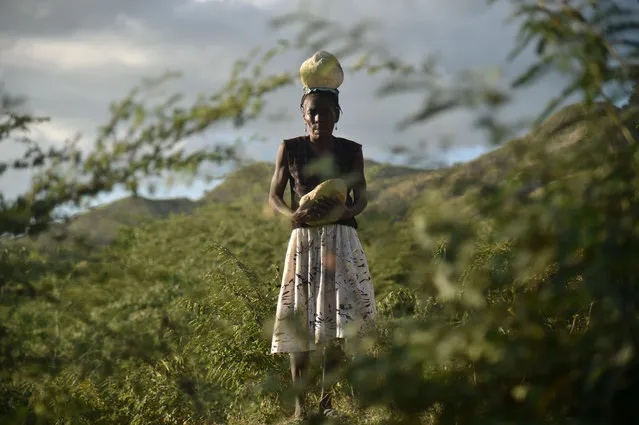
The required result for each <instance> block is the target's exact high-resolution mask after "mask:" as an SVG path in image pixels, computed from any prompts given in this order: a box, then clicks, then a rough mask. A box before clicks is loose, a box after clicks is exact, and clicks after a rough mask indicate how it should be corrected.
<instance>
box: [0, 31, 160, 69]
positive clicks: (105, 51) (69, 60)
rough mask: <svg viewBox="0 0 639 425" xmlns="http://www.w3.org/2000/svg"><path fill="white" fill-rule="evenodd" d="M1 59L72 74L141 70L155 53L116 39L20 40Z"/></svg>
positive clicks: (154, 57) (12, 63) (152, 61)
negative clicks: (126, 69)
mask: <svg viewBox="0 0 639 425" xmlns="http://www.w3.org/2000/svg"><path fill="white" fill-rule="evenodd" d="M4 58H5V61H6V62H5V63H6V64H7V65H9V66H12V65H13V66H25V67H31V68H49V69H50V68H55V69H59V70H62V71H72V72H74V73H77V72H90V71H93V70H95V69H99V68H105V67H112V66H125V67H130V68H143V67H148V66H149V65H151V64H152V63H154V62H157V61H158V58H157V56H155V52H152V51H149V50H146V49H142V48H139V47H136V46H135V45H131V44H130V43H127V42H126V40H123V39H121V38H119V37H94V38H89V39H84V40H48V39H45V38H31V39H29V38H27V39H20V40H17V41H16V42H15V43H14V44H13V45H12V46H11V47H10V48H9V49H8V51H7V52H5V54H4Z"/></svg>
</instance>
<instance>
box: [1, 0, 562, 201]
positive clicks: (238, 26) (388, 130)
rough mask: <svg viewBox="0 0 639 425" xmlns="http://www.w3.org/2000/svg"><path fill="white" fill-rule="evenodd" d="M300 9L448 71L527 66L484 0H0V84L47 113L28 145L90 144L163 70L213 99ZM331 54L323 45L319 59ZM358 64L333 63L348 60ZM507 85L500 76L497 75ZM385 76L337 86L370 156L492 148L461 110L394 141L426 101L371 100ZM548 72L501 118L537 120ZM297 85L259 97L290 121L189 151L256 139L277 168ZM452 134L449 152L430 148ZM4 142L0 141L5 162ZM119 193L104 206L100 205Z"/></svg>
mask: <svg viewBox="0 0 639 425" xmlns="http://www.w3.org/2000/svg"><path fill="white" fill-rule="evenodd" d="M299 10H304V11H306V12H310V13H313V14H316V15H321V16H322V17H325V18H327V19H330V20H332V21H334V22H335V23H336V24H337V25H338V26H339V27H340V28H344V29H348V28H352V27H353V25H354V24H355V23H357V22H361V21H373V22H375V23H376V27H375V30H374V31H373V32H372V33H371V34H370V35H369V39H370V41H371V42H374V43H376V44H377V45H380V46H383V47H384V48H385V49H386V50H387V51H388V52H390V53H391V54H393V55H395V56H398V57H401V58H406V59H408V60H410V61H413V62H419V61H420V60H421V59H423V58H425V57H426V56H427V55H431V54H436V55H437V57H438V61H439V62H438V63H439V67H440V70H441V71H442V72H443V74H444V75H445V76H454V75H456V73H458V72H460V71H462V70H465V69H471V68H478V67H479V68H490V67H497V66H502V67H503V69H502V71H503V78H512V76H514V75H516V74H517V73H519V72H521V71H523V70H524V69H526V68H527V66H528V65H529V64H530V63H531V61H532V59H533V56H532V53H531V52H525V53H524V55H523V56H522V57H521V58H519V59H518V60H517V61H515V62H514V63H511V64H507V65H506V66H505V67H504V65H505V64H506V61H505V59H506V56H507V55H508V53H509V51H510V50H511V48H512V47H513V46H514V42H515V35H516V33H517V29H518V28H517V26H516V25H515V24H514V23H510V24H508V23H507V20H508V18H509V16H510V13H511V3H510V1H507V0H500V1H497V2H495V3H494V4H493V5H491V6H488V5H487V4H486V2H484V1H482V0H455V1H454V2H453V1H448V0H396V1H394V2H389V1H388V0H342V1H335V0H325V1H321V2H319V1H314V0H306V1H299V0H111V1H99V0H20V1H11V0H0V72H1V74H0V81H3V82H4V84H5V87H6V88H7V89H8V90H9V91H10V92H12V93H15V94H19V95H23V96H25V97H26V98H27V100H28V107H29V109H30V110H31V111H32V112H34V113H36V114H40V115H45V116H49V117H51V122H50V123H47V124H43V125H41V126H40V127H38V129H37V131H35V132H34V136H35V137H36V138H38V139H39V140H42V141H43V142H45V143H51V144H55V143H62V142H63V141H64V140H65V139H66V138H68V137H71V136H73V135H74V134H76V133H78V132H79V133H81V134H82V135H83V138H82V143H83V146H85V145H86V147H87V148H89V149H90V146H91V143H92V140H93V139H92V138H93V137H94V135H95V129H96V128H97V127H98V126H99V125H100V124H102V123H104V122H105V120H106V119H107V118H108V105H109V102H111V101H114V100H117V99H121V98H123V97H124V96H125V95H126V94H127V93H128V91H129V90H130V89H131V88H132V87H133V86H135V85H136V84H137V83H138V82H140V81H141V79H143V78H145V77H152V76H157V75H160V74H162V73H163V72H164V71H166V70H179V71H182V73H183V76H182V77H181V78H180V79H179V80H177V81H176V82H175V85H174V86H172V87H175V90H178V91H180V92H181V93H184V94H186V95H195V94H197V93H212V92H214V91H215V90H216V89H217V88H219V87H220V86H221V85H223V84H224V83H225V82H226V81H227V80H228V78H229V75H230V71H231V68H232V65H233V63H234V61H235V60H236V59H239V58H242V57H245V56H246V54H247V53H248V52H249V51H251V49H252V48H254V47H262V48H265V49H268V48H270V47H272V46H273V45H274V44H275V42H276V40H278V39H281V38H291V36H294V35H296V34H298V33H299V31H298V30H296V29H295V28H290V27H287V28H283V29H275V28H273V27H272V26H271V25H270V24H269V22H270V20H271V19H272V18H274V17H278V16H282V15H283V14H285V13H288V12H293V11H299ZM332 48H334V46H333V45H327V46H326V48H325V49H326V50H329V51H330V50H331V49H332ZM312 53H313V52H312V51H307V50H294V51H292V52H289V53H287V54H286V55H283V56H282V57H281V58H278V60H277V61H275V62H274V64H273V66H274V67H275V69H277V70H279V71H288V72H297V70H298V69H299V66H300V64H301V63H302V62H303V61H304V60H305V59H306V58H307V57H309V56H310V55H311V54H312ZM354 59H355V58H354V57H352V58H351V57H347V58H340V60H342V62H343V64H344V65H349V64H350V63H351V62H353V61H354ZM503 81H505V80H503ZM382 83H384V76H383V75H381V76H368V75H365V74H362V73H358V74H352V73H351V74H349V73H347V74H346V76H345V80H344V83H343V85H342V87H340V92H341V94H340V102H341V106H342V109H343V111H344V114H343V115H342V118H341V120H340V122H339V123H338V129H337V131H336V133H335V134H336V135H337V136H341V137H347V138H351V139H353V140H356V141H358V142H359V143H362V144H363V146H364V155H365V157H367V158H370V159H373V160H376V161H380V162H390V163H401V162H402V161H403V159H402V158H400V157H395V156H393V155H392V154H390V152H389V150H390V148H391V147H393V146H396V145H398V144H404V145H407V146H413V147H415V146H422V149H424V150H425V151H426V153H427V154H428V156H429V158H431V159H432V160H433V161H440V162H444V163H449V164H450V163H454V162H461V161H467V160H470V159H473V158H475V157H477V156H478V155H480V154H482V153H484V152H486V151H487V150H488V149H490V147H489V146H488V145H487V144H486V140H485V135H483V134H481V133H479V132H478V131H477V130H475V129H474V128H473V127H472V125H471V120H472V118H473V115H472V114H470V113H469V112H467V111H455V112H452V113H448V114H446V115H443V116H441V117H440V118H437V119H435V120H432V121H428V122H426V123H424V124H420V125H416V126H413V127H410V128H408V129H407V130H404V131H402V132H398V131H397V130H396V127H395V126H396V124H397V123H398V122H399V121H400V120H402V119H403V118H405V117H406V116H408V115H409V114H410V113H412V112H415V111H416V109H417V108H418V107H419V106H420V102H422V101H423V99H424V96H423V93H419V92H418V93H412V94H405V95H395V96H392V97H387V98H379V97H378V96H377V95H376V90H377V89H378V88H379V87H380V86H381V84H382ZM562 83H563V81H562V80H561V79H560V78H559V77H549V78H547V79H545V80H544V81H542V82H541V83H540V84H538V85H537V86H536V87H535V88H534V89H533V90H527V91H523V92H521V93H519V94H518V95H517V96H516V97H515V100H514V102H513V103H512V104H511V105H509V107H508V108H507V110H506V111H504V117H505V118H508V119H519V118H523V117H531V116H534V115H535V114H536V113H537V112H539V111H540V110H541V108H542V107H543V105H544V104H545V102H547V101H548V99H550V98H551V97H552V95H553V94H555V93H556V92H557V90H558V89H559V88H560V87H561V86H562ZM300 95H301V85H300V84H299V83H298V84H297V85H295V86H289V87H285V88H283V89H281V90H279V91H277V92H275V93H273V94H272V95H271V96H269V97H268V98H267V105H268V108H270V109H269V110H272V111H275V110H277V111H283V112H285V118H284V119H282V120H278V121H277V122H273V121H269V120H266V119H262V120H258V121H256V122H252V123H250V124H249V125H248V126H246V127H243V128H241V129H239V130H235V131H232V130H231V129H229V128H226V127H224V128H213V129H211V130H210V131H208V132H207V133H206V134H204V135H202V136H201V137H198V138H197V140H194V141H189V143H192V146H191V148H196V147H198V146H204V145H208V144H211V143H215V140H229V139H232V138H233V137H235V136H237V135H240V136H248V135H251V134H259V135H260V136H263V137H264V138H265V140H264V141H262V142H252V144H251V145H249V146H248V149H246V151H245V155H246V156H247V157H248V158H250V159H253V160H261V161H262V160H263V161H274V159H275V154H276V152H277V147H278V145H279V143H280V141H281V140H282V139H283V138H288V137H294V136H297V135H301V134H303V132H304V124H303V122H302V119H301V116H300V113H299V109H298V105H299V99H300ZM448 138H452V142H451V144H450V149H449V150H447V151H446V152H442V151H440V150H439V149H438V147H439V146H440V145H441V141H442V140H443V139H448ZM12 153H13V152H12V151H11V148H10V147H6V146H5V147H2V146H0V155H1V156H2V157H5V156H11V154H12ZM27 185H28V179H26V178H25V177H24V176H18V175H13V176H12V175H8V176H5V177H3V179H2V180H0V190H1V191H2V193H4V194H5V196H7V195H9V196H10V195H12V194H13V195H15V194H16V193H19V192H20V191H21V190H24V188H25V187H27ZM212 185H213V183H208V184H207V183H204V182H198V183H197V184H195V185H193V186H190V187H187V186H180V185H178V186H176V187H173V188H171V189H164V190H161V191H160V192H158V194H157V195H156V196H158V197H173V196H186V197H190V198H193V199H195V198H198V197H200V196H201V195H202V194H203V193H204V192H205V191H206V190H208V189H210V188H211V187H212ZM120 196H122V193H121V192H116V193H114V194H110V195H108V196H103V197H101V198H100V199H99V200H98V202H105V201H108V200H112V199H115V198H118V197H120Z"/></svg>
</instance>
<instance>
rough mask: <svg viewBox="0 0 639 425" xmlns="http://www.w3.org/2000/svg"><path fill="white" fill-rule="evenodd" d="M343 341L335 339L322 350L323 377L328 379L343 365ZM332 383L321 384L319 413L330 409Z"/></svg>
mask: <svg viewBox="0 0 639 425" xmlns="http://www.w3.org/2000/svg"><path fill="white" fill-rule="evenodd" d="M343 344H344V340H343V339H336V340H333V341H332V342H331V343H329V344H328V345H327V346H326V348H325V350H324V376H328V377H330V376H331V375H332V373H333V372H335V370H336V369H337V367H338V366H339V365H340V363H343V362H344V360H345V359H346V354H345V353H344V349H343V347H342V345H343ZM332 386H333V382H329V381H326V385H325V384H324V382H323V383H322V398H321V400H320V411H321V412H324V411H325V410H326V409H332V408H333V404H332V401H333V400H332V399H333V389H332Z"/></svg>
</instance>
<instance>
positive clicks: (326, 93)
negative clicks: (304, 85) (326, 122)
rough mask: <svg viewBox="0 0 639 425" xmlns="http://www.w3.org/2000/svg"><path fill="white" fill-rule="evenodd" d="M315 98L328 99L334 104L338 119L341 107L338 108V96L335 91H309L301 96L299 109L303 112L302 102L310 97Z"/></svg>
mask: <svg viewBox="0 0 639 425" xmlns="http://www.w3.org/2000/svg"><path fill="white" fill-rule="evenodd" d="M313 94H314V95H316V96H324V97H326V98H328V99H330V100H331V101H332V102H333V103H334V104H335V111H336V112H337V116H338V117H339V116H340V115H341V113H342V107H341V106H339V94H338V93H337V91H333V90H309V91H307V92H305V93H304V94H303V95H302V100H301V101H300V109H301V110H302V112H304V101H305V100H306V98H307V97H308V96H310V95H313Z"/></svg>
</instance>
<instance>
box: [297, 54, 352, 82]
mask: <svg viewBox="0 0 639 425" xmlns="http://www.w3.org/2000/svg"><path fill="white" fill-rule="evenodd" d="M300 80H301V81H302V85H303V86H304V87H305V88H309V89H312V88H328V89H337V88H338V87H339V86H341V85H342V82H344V70H343V69H342V65H341V64H340V63H339V60H337V58H336V57H335V55H333V54H332V53H329V52H327V51H324V50H321V51H319V52H316V53H315V54H314V55H313V56H311V57H310V58H308V59H306V60H305V61H304V62H303V63H302V66H300Z"/></svg>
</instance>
